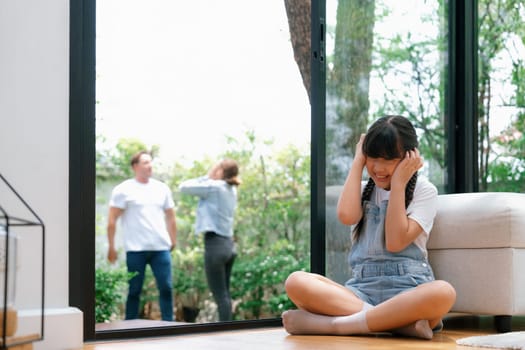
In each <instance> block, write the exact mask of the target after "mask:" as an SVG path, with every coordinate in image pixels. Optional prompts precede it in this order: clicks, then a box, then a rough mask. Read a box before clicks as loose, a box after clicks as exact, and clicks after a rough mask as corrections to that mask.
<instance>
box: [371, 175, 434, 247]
mask: <svg viewBox="0 0 525 350" xmlns="http://www.w3.org/2000/svg"><path fill="white" fill-rule="evenodd" d="M365 186H366V182H362V184H361V189H362V190H363V189H364V188H365ZM437 195H438V191H437V188H436V186H434V185H433V184H432V183H431V182H430V181H428V179H427V178H426V177H424V176H422V175H419V176H418V178H417V182H416V187H415V189H414V196H413V198H412V201H411V202H410V204H409V205H408V208H407V216H408V217H409V218H410V219H412V220H414V221H416V222H417V223H418V224H419V225H420V226H421V227H422V228H423V232H421V234H420V235H419V236H418V237H417V238H416V239H415V241H414V244H415V245H416V246H417V247H419V248H420V249H421V250H422V251H423V252H424V254H425V256H427V248H426V247H427V241H428V237H429V235H430V230H432V226H433V224H434V218H435V217H436V212H437ZM389 198H390V191H387V190H384V189H382V188H379V187H377V186H375V187H374V190H373V191H372V195H371V197H370V200H371V202H372V203H374V204H375V205H378V206H379V205H380V204H381V202H382V201H384V200H388V199H389Z"/></svg>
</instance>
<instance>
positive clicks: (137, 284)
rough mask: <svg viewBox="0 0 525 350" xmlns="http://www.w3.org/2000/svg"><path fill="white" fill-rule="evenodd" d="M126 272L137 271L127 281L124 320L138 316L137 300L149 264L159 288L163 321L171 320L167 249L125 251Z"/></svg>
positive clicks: (171, 297)
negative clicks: (127, 288)
mask: <svg viewBox="0 0 525 350" xmlns="http://www.w3.org/2000/svg"><path fill="white" fill-rule="evenodd" d="M126 263H127V265H128V272H138V274H137V275H136V276H135V277H133V278H132V279H131V280H130V281H129V290H128V300H127V301H126V320H130V319H135V318H138V317H139V302H140V294H141V292H142V284H143V283H144V272H145V270H146V265H147V264H149V265H150V267H151V270H152V271H153V275H154V276H155V280H156V282H157V288H158V290H159V304H160V311H161V313H162V319H163V320H164V321H173V296H172V287H173V284H172V280H171V254H170V251H169V250H159V251H142V252H126Z"/></svg>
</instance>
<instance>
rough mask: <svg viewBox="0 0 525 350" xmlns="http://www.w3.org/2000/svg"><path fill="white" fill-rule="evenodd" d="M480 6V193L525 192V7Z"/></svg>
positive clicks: (512, 1)
mask: <svg viewBox="0 0 525 350" xmlns="http://www.w3.org/2000/svg"><path fill="white" fill-rule="evenodd" d="M478 6H479V7H478V21H479V22H478V33H479V38H478V40H479V41H478V46H479V50H478V55H479V61H478V65H479V67H478V72H479V77H478V78H479V79H478V103H479V107H478V111H479V116H478V117H479V121H478V131H479V132H478V135H479V138H478V142H479V154H478V160H479V175H480V176H479V190H480V191H508V192H525V59H524V57H525V46H524V43H525V21H524V18H525V17H524V16H525V3H524V2H523V1H522V0H479V2H478Z"/></svg>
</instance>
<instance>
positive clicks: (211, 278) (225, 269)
mask: <svg viewBox="0 0 525 350" xmlns="http://www.w3.org/2000/svg"><path fill="white" fill-rule="evenodd" d="M204 251H205V252H204V266H205V269H206V278H207V280H208V286H209V287H210V290H211V293H212V294H213V298H214V299H215V302H216V303H217V308H218V311H219V321H230V320H231V319H232V301H231V297H230V276H231V271H232V267H233V262H234V260H235V257H236V253H235V249H234V243H233V240H232V238H231V237H224V236H220V235H218V234H216V233H214V232H206V234H205V236H204Z"/></svg>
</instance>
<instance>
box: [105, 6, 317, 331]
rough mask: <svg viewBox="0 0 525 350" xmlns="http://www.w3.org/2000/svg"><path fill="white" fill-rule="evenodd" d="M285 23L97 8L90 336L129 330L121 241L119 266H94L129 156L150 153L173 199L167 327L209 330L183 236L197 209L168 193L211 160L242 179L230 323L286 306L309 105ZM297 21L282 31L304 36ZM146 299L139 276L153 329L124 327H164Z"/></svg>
mask: <svg viewBox="0 0 525 350" xmlns="http://www.w3.org/2000/svg"><path fill="white" fill-rule="evenodd" d="M292 12H293V13H292V14H289V15H287V11H286V9H285V4H284V3H283V1H282V0H272V1H267V0H262V1H258V2H254V1H249V2H247V1H244V0H227V1H216V0H192V1H171V0H104V1H98V3H97V65H96V69H97V80H96V89H97V110H96V131H97V187H96V190H97V232H96V235H97V247H96V253H97V254H96V268H97V271H96V276H97V305H96V307H97V310H96V317H97V322H98V323H97V330H108V329H109V330H111V329H115V328H134V327H136V326H137V323H130V322H124V321H122V318H123V314H124V307H125V306H124V305H125V304H124V302H125V300H126V292H127V282H126V278H127V276H126V261H125V256H126V255H125V252H124V249H123V235H124V234H125V233H124V232H123V230H122V227H120V226H118V227H117V233H116V239H117V244H118V250H119V258H118V260H117V262H116V264H115V265H110V264H108V262H107V260H106V254H107V250H108V245H107V238H106V223H107V214H108V201H109V198H110V194H111V191H112V189H113V188H114V186H115V185H116V184H118V183H120V182H121V181H123V180H124V179H126V178H130V177H133V173H132V172H131V168H130V166H129V161H130V157H131V155H132V154H133V153H134V152H136V151H138V150H140V149H142V148H145V149H149V150H153V152H154V154H155V156H154V162H153V164H154V168H153V169H154V170H153V175H154V177H156V178H158V179H160V180H162V181H164V182H165V183H167V184H168V185H169V187H170V188H171V190H172V192H173V196H174V199H175V205H176V212H175V214H176V220H177V246H176V249H175V250H174V251H173V252H172V259H173V266H172V267H173V268H172V270H173V292H174V301H175V308H174V314H175V321H176V322H179V323H180V324H184V323H188V322H215V321H217V320H218V315H217V305H216V303H215V299H214V297H213V295H212V294H211V292H210V288H209V287H208V283H207V279H206V274H205V268H204V245H203V235H195V232H194V231H195V228H194V224H195V216H196V208H197V198H196V197H192V196H190V195H183V194H181V193H180V192H179V184H180V183H181V182H182V181H183V180H186V179H189V178H195V177H198V176H202V175H206V174H207V173H208V170H209V169H210V168H211V166H212V165H213V164H214V163H215V162H216V161H217V160H219V159H222V158H223V157H229V158H234V159H236V160H237V161H238V162H239V164H240V176H241V179H242V184H241V185H240V186H239V189H238V205H237V210H236V213H235V229H234V231H235V239H236V249H237V257H236V259H235V261H234V264H233V270H232V275H231V281H230V292H231V299H232V301H233V319H234V320H249V319H263V318H274V317H278V316H280V314H281V312H282V311H283V310H285V309H288V308H290V305H289V303H290V302H289V301H288V299H287V297H286V295H285V293H284V290H283V281H284V280H285V278H286V277H287V275H288V274H289V273H290V272H292V271H295V270H299V269H309V261H310V104H309V99H308V96H309V94H308V92H307V88H305V85H304V84H303V79H302V76H301V71H300V69H299V66H300V65H299V64H298V63H297V62H296V60H295V59H294V50H293V48H292V41H293V40H291V37H293V35H291V33H290V31H289V23H288V21H289V20H290V21H293V20H294V19H295V20H296V22H301V21H297V20H298V18H295V17H289V16H293V15H294V14H295V15H296V16H301V15H302V13H301V11H292ZM303 22H304V23H295V24H297V25H298V26H299V27H294V28H296V29H297V32H295V34H296V35H299V36H301V35H308V36H309V35H310V27H309V26H310V24H309V22H308V21H303ZM292 34H294V33H292ZM296 38H297V36H296ZM305 52H306V60H307V62H309V61H308V60H309V53H308V51H305ZM99 293H100V294H99ZM104 298H106V299H104ZM115 300H116V301H117V302H115ZM157 300H158V292H157V288H156V286H155V279H154V277H153V275H152V273H151V270H150V269H149V268H148V269H147V270H146V280H145V282H144V288H143V292H142V299H141V302H140V318H141V319H143V320H148V321H154V322H142V323H140V324H139V325H138V326H140V327H144V326H149V325H152V326H157V325H165V324H163V323H162V322H161V321H159V319H160V311H159V306H158V302H157ZM107 301H109V302H108V303H106V302H107ZM196 309H197V310H196ZM192 311H194V312H196V314H195V313H194V315H193V316H195V318H192V317H191V313H192Z"/></svg>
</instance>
